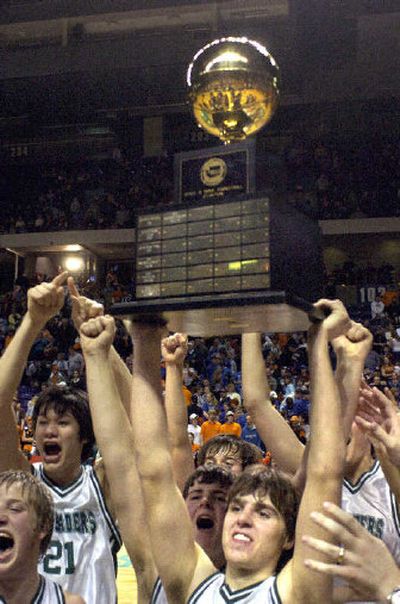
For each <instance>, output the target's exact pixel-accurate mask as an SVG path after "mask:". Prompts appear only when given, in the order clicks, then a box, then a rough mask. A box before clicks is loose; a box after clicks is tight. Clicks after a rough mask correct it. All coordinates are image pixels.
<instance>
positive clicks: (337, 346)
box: [332, 322, 372, 440]
mask: <svg viewBox="0 0 400 604" xmlns="http://www.w3.org/2000/svg"><path fill="white" fill-rule="evenodd" d="M358 329H363V328H362V325H361V324H360V323H355V322H352V326H351V330H352V331H355V330H358ZM349 336H350V337H349ZM371 345H372V335H371V334H370V332H368V331H367V332H366V337H365V338H364V339H363V340H362V341H361V342H358V341H355V342H353V341H352V338H351V332H349V334H348V335H347V336H346V335H341V336H339V337H337V338H334V339H333V340H332V346H333V349H334V351H335V354H336V360H337V365H336V372H335V379H336V383H337V385H338V389H339V394H340V400H341V404H342V409H343V429H344V434H345V439H346V440H347V438H348V436H349V435H350V431H351V424H352V423H353V420H354V414H355V401H358V397H359V392H360V384H361V377H362V372H363V369H364V364H365V359H366V358H367V355H368V353H369V351H370V349H371Z"/></svg>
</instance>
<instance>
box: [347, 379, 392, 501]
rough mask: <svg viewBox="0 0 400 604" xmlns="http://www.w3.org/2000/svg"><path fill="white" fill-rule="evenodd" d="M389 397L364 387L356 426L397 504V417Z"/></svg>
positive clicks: (387, 393) (387, 394) (387, 391)
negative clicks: (365, 440) (374, 457)
mask: <svg viewBox="0 0 400 604" xmlns="http://www.w3.org/2000/svg"><path fill="white" fill-rule="evenodd" d="M389 396H390V391H389V389H385V393H383V392H381V391H380V390H378V388H370V387H369V386H367V385H365V384H364V386H363V388H362V390H361V397H360V405H359V409H358V414H357V416H356V422H357V425H358V426H359V428H360V429H361V430H363V431H364V432H365V433H366V434H367V436H368V438H369V440H370V441H371V443H372V444H373V445H374V448H375V452H376V455H377V457H378V458H379V461H380V462H381V466H382V470H383V472H384V474H385V477H386V480H387V481H388V483H389V486H390V489H391V491H392V492H393V493H394V495H395V497H396V500H397V502H398V503H399V502H400V415H399V410H398V408H397V407H395V406H394V404H393V401H392V399H391V398H389Z"/></svg>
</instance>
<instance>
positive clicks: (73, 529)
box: [33, 463, 121, 604]
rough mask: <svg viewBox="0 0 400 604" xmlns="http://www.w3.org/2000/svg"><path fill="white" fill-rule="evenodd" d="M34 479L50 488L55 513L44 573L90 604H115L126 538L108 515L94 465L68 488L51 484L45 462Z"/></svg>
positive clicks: (41, 568)
mask: <svg viewBox="0 0 400 604" xmlns="http://www.w3.org/2000/svg"><path fill="white" fill-rule="evenodd" d="M33 470H34V475H35V476H36V477H37V478H39V479H40V480H42V481H43V482H44V484H45V485H46V486H47V488H48V489H49V491H50V493H51V495H52V498H53V501H54V508H55V519H54V529H53V534H52V537H51V541H50V544H49V548H48V550H47V552H46V554H45V556H44V557H43V559H42V560H41V561H40V563H39V572H40V574H42V575H44V576H47V577H48V578H49V579H51V580H52V581H55V582H56V583H58V584H59V585H61V586H62V588H63V589H64V591H69V592H71V593H75V594H79V595H80V596H82V597H83V598H84V599H85V601H86V602H88V603H89V602H93V603H94V602H96V604H112V603H114V602H116V599H117V595H116V593H117V592H116V585H115V569H116V554H117V552H118V550H119V548H120V547H121V537H120V535H119V532H118V529H117V527H116V526H115V524H114V521H113V519H112V517H111V515H110V513H109V511H108V510H107V507H106V503H105V500H104V495H103V493H102V490H101V487H100V484H99V481H98V479H97V477H96V474H95V472H94V470H93V468H92V467H91V466H82V471H81V474H80V476H79V477H78V478H77V479H76V480H75V481H74V482H73V483H72V484H69V485H67V486H65V487H61V486H60V485H57V484H55V483H54V482H52V481H51V480H50V479H49V478H48V477H47V476H46V475H45V473H44V471H43V466H42V464H41V463H36V464H33Z"/></svg>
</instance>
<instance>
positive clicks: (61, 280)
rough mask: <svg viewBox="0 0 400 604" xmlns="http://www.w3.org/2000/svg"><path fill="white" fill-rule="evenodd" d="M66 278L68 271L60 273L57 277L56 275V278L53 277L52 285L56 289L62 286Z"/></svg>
mask: <svg viewBox="0 0 400 604" xmlns="http://www.w3.org/2000/svg"><path fill="white" fill-rule="evenodd" d="M67 277H68V271H64V272H62V273H60V274H59V275H57V276H56V277H54V279H53V281H52V284H53V285H55V286H56V287H59V286H60V285H64V283H65V282H66V280H67Z"/></svg>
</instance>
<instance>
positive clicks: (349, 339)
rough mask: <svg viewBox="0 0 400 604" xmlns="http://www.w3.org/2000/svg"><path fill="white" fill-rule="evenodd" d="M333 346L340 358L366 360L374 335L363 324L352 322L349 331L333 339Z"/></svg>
mask: <svg viewBox="0 0 400 604" xmlns="http://www.w3.org/2000/svg"><path fill="white" fill-rule="evenodd" d="M331 344H332V346H333V349H334V351H335V353H336V354H337V356H338V357H345V358H355V357H361V358H365V357H366V356H367V354H368V352H369V351H370V349H371V346H372V334H371V332H370V331H369V330H368V329H367V328H366V327H364V326H363V325H362V324H361V323H356V322H355V321H351V322H350V327H349V329H348V331H347V332H346V333H345V334H342V335H339V336H337V337H336V338H333V339H332V340H331Z"/></svg>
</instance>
